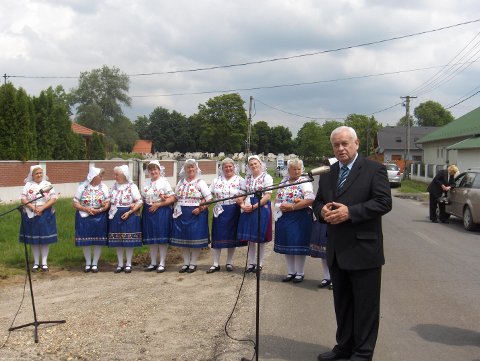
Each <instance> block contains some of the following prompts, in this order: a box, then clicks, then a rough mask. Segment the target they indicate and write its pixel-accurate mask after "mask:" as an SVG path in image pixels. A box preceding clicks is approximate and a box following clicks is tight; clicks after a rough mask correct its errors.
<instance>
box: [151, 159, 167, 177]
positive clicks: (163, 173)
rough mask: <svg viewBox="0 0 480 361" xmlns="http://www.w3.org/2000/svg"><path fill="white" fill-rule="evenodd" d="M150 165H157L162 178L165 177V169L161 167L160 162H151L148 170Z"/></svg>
mask: <svg viewBox="0 0 480 361" xmlns="http://www.w3.org/2000/svg"><path fill="white" fill-rule="evenodd" d="M150 164H155V165H156V166H157V167H158V169H160V177H165V167H164V166H163V165H160V162H159V161H158V160H152V161H151V162H149V163H148V165H147V169H148V166H149V165H150Z"/></svg>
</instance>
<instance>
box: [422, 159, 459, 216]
mask: <svg viewBox="0 0 480 361" xmlns="http://www.w3.org/2000/svg"><path fill="white" fill-rule="evenodd" d="M457 172H458V168H457V166H456V165H454V164H452V165H450V166H449V167H448V168H447V169H441V170H439V171H438V173H437V175H436V176H435V177H434V178H433V179H432V182H431V183H430V184H429V185H428V188H427V190H428V193H429V198H430V210H429V215H430V221H432V222H433V223H438V219H437V204H438V199H439V198H440V197H441V196H442V193H443V192H445V193H446V192H448V191H449V190H450V188H451V187H452V185H453V184H454V183H455V174H456V173H457ZM442 207H445V205H444V204H443V205H442Z"/></svg>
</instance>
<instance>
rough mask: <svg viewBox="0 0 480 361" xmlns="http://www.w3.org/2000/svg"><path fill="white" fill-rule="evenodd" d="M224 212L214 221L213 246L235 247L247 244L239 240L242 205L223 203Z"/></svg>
mask: <svg viewBox="0 0 480 361" xmlns="http://www.w3.org/2000/svg"><path fill="white" fill-rule="evenodd" d="M222 208H223V212H222V213H221V214H220V215H219V216H218V217H217V218H215V217H213V221H212V248H233V247H242V246H246V245H247V243H246V242H242V241H239V240H237V227H238V219H239V217H240V207H239V206H238V205H237V204H230V205H222Z"/></svg>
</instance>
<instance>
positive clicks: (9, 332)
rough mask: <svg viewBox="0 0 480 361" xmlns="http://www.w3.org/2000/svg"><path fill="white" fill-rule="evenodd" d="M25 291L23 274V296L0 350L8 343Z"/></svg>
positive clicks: (25, 283)
mask: <svg viewBox="0 0 480 361" xmlns="http://www.w3.org/2000/svg"><path fill="white" fill-rule="evenodd" d="M26 289H27V273H25V282H24V283H23V295H22V300H21V301H20V305H19V306H18V310H17V312H16V313H15V316H13V320H12V323H11V325H10V327H9V328H8V335H7V339H6V340H5V342H4V343H3V345H2V346H0V350H1V349H2V348H4V347H5V345H6V344H7V342H8V339H9V338H10V334H11V333H12V331H11V328H12V327H13V324H14V323H15V320H16V319H17V316H18V313H19V312H20V309H21V308H22V305H23V300H24V299H25V290H26Z"/></svg>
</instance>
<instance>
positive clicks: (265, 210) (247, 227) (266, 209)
mask: <svg viewBox="0 0 480 361" xmlns="http://www.w3.org/2000/svg"><path fill="white" fill-rule="evenodd" d="M251 203H252V204H257V203H258V200H257V199H256V198H255V197H252V201H251ZM257 230H258V209H256V210H255V211H253V212H251V213H245V212H244V213H242V214H240V220H239V221H238V230H237V239H239V240H241V241H243V242H255V243H265V242H270V241H271V240H272V210H271V203H270V201H268V203H267V204H265V205H263V206H262V207H261V208H260V240H258V239H257V238H258V237H257Z"/></svg>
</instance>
